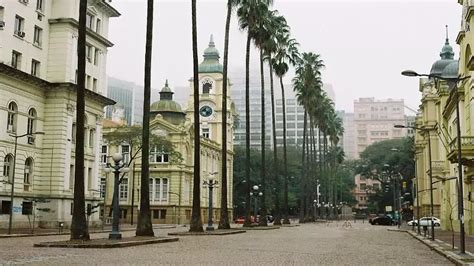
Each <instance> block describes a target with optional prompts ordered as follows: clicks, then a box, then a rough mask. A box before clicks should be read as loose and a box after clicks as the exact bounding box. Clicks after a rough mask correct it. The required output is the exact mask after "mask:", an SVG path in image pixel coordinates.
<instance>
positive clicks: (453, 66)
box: [441, 60, 459, 78]
mask: <svg viewBox="0 0 474 266" xmlns="http://www.w3.org/2000/svg"><path fill="white" fill-rule="evenodd" d="M458 75H459V62H458V61H457V60H454V61H453V62H451V63H450V64H449V65H447V66H446V67H445V68H444V70H443V73H442V74H441V76H443V77H445V78H457V77H458Z"/></svg>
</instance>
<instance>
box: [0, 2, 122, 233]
mask: <svg viewBox="0 0 474 266" xmlns="http://www.w3.org/2000/svg"><path fill="white" fill-rule="evenodd" d="M44 3H45V6H44V7H43V9H42V10H37V8H36V1H29V2H27V3H26V4H24V3H22V2H20V1H2V2H1V3H0V21H4V22H5V25H4V27H3V28H0V68H1V71H0V95H2V97H0V143H2V145H0V167H1V169H2V171H1V173H0V174H1V180H2V181H6V182H2V183H0V205H2V206H4V207H5V206H7V205H8V202H10V196H11V179H12V178H13V177H12V176H13V172H12V171H5V169H6V168H8V167H11V168H10V169H12V168H13V162H7V161H6V158H7V157H8V155H9V154H10V155H14V154H15V151H14V150H15V149H14V147H15V141H14V140H15V138H14V137H11V135H16V136H18V145H17V152H16V155H17V156H16V160H15V169H16V171H15V175H14V180H15V193H14V204H13V206H14V216H13V221H14V223H13V226H14V227H28V226H29V222H28V221H29V220H28V215H24V214H22V210H24V207H25V206H22V204H24V203H23V202H27V203H26V204H28V202H35V201H39V199H41V201H44V202H37V206H36V207H50V208H51V209H52V211H51V212H49V213H41V212H38V211H37V213H36V214H37V215H39V216H40V217H38V218H37V219H36V221H37V225H38V224H39V225H42V226H50V227H56V226H57V222H58V221H65V222H66V226H69V224H70V220H71V210H70V209H71V203H72V192H73V190H72V186H71V185H72V181H73V179H74V177H73V176H70V174H71V172H73V171H72V170H73V169H74V168H73V167H71V165H74V146H75V138H74V135H75V134H74V133H73V132H74V128H75V108H76V106H75V101H76V92H75V89H76V88H75V85H74V84H73V83H74V82H75V70H76V65H77V56H76V50H77V49H76V42H77V14H78V13H77V12H78V3H79V1H74V2H71V1H59V0H55V1H44ZM89 12H90V13H93V14H94V22H93V23H96V22H97V18H99V19H101V21H102V24H101V25H102V27H101V28H100V29H99V30H98V31H97V29H93V31H88V34H87V42H88V44H90V45H91V46H93V47H95V48H96V49H97V51H98V52H97V57H96V58H97V60H94V58H91V59H92V60H91V62H88V63H87V69H86V82H87V80H89V84H87V89H88V90H87V91H86V117H87V119H86V127H85V128H84V130H85V146H86V147H85V153H86V154H85V160H86V161H85V177H84V179H85V191H86V201H87V203H88V204H93V203H94V202H96V201H97V200H99V198H98V195H96V194H95V192H94V191H93V190H94V189H97V187H98V182H97V180H98V178H97V176H98V170H99V169H98V168H99V167H98V160H97V157H98V156H97V155H98V151H99V149H98V147H99V145H98V144H99V143H100V141H101V140H100V139H101V134H102V133H101V130H102V129H101V128H102V126H101V119H102V116H103V108H104V106H105V105H108V104H112V103H113V101H111V100H110V99H108V98H106V97H104V96H103V95H105V94H106V81H105V78H104V77H105V66H106V60H105V57H106V55H107V53H106V51H107V48H108V47H110V46H112V43H110V42H109V41H108V40H107V39H106V38H107V27H108V17H109V16H113V17H116V16H119V14H118V12H116V11H115V10H114V9H113V8H112V7H111V6H110V5H109V4H108V3H106V2H103V1H91V2H90V5H89ZM16 16H20V17H21V18H23V27H22V31H21V32H24V35H23V33H20V32H15V30H14V26H15V17H16ZM35 26H38V27H41V28H42V34H41V38H40V42H34V38H33V37H34V28H35ZM96 31H97V32H96ZM91 49H92V54H94V48H91ZM99 50H100V51H101V53H99ZM13 51H16V52H19V53H21V60H20V63H19V64H18V65H14V64H13V63H12V54H13ZM33 59H34V60H37V61H38V62H40V63H39V64H40V65H39V67H38V68H37V70H38V71H37V72H36V73H33V72H32V67H31V66H32V60H33ZM94 79H96V80H97V81H96V82H95V83H94V82H93V80H94ZM93 84H95V85H93ZM10 102H15V103H16V105H17V106H18V109H17V110H16V111H14V112H12V114H14V116H16V124H17V128H16V131H15V132H13V131H11V130H9V128H8V127H7V117H8V113H9V112H8V106H9V103H10ZM31 108H34V109H35V110H36V116H29V115H28V113H29V110H30V109H31ZM28 117H29V118H32V119H33V120H34V126H33V129H32V132H44V133H45V134H44V135H36V136H35V138H34V141H33V138H31V137H29V136H26V135H25V136H23V137H20V136H22V135H23V134H25V133H27V132H28V131H27V126H26V125H27V123H28ZM75 130H77V129H75ZM27 158H31V159H32V160H33V166H32V167H31V169H29V170H28V171H26V170H25V169H26V168H25V161H26V159H27ZM26 173H28V174H29V179H30V183H31V184H30V185H26V184H25V175H26ZM8 175H10V176H8ZM7 209H9V208H5V210H7ZM8 213H9V212H6V213H5V212H4V210H3V209H2V212H1V213H0V227H3V228H4V227H6V226H8V219H9V214H8ZM30 218H31V215H30ZM97 219H98V215H94V216H92V217H91V220H92V222H91V223H95V222H96V221H97Z"/></svg>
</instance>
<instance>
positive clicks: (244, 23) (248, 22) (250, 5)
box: [237, 0, 273, 227]
mask: <svg viewBox="0 0 474 266" xmlns="http://www.w3.org/2000/svg"><path fill="white" fill-rule="evenodd" d="M272 2H273V1H272V0H242V1H241V3H240V5H239V8H238V10H237V16H238V18H239V26H240V29H241V30H247V43H246V48H245V49H246V52H245V120H246V121H245V135H246V144H245V154H246V158H245V176H246V181H247V192H248V193H247V198H246V202H245V207H246V215H245V222H244V226H246V227H248V226H251V221H250V187H251V184H250V80H249V68H250V44H251V41H252V34H253V33H254V30H253V29H254V28H255V25H256V21H257V19H258V12H257V11H258V10H259V9H258V8H257V7H258V6H259V5H261V4H264V5H267V6H268V5H270V4H271V3H272Z"/></svg>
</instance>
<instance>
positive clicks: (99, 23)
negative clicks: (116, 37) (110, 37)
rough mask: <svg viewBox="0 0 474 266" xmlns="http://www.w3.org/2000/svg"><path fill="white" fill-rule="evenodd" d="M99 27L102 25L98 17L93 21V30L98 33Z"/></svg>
mask: <svg viewBox="0 0 474 266" xmlns="http://www.w3.org/2000/svg"><path fill="white" fill-rule="evenodd" d="M101 27H102V21H101V20H100V19H99V18H98V19H97V20H96V22H95V32H97V33H99V34H100V29H101Z"/></svg>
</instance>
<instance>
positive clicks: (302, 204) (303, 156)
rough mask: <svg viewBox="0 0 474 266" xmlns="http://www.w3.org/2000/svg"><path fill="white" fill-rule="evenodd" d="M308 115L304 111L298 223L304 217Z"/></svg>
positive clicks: (302, 220)
mask: <svg viewBox="0 0 474 266" xmlns="http://www.w3.org/2000/svg"><path fill="white" fill-rule="evenodd" d="M307 115H308V112H307V111H306V108H305V111H304V118H303V146H302V148H303V150H302V152H301V164H302V167H301V181H300V187H301V192H300V223H304V222H305V220H304V216H305V197H306V177H305V176H306V165H307V163H306V160H305V155H306V154H305V149H306V127H307V122H306V117H307Z"/></svg>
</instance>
